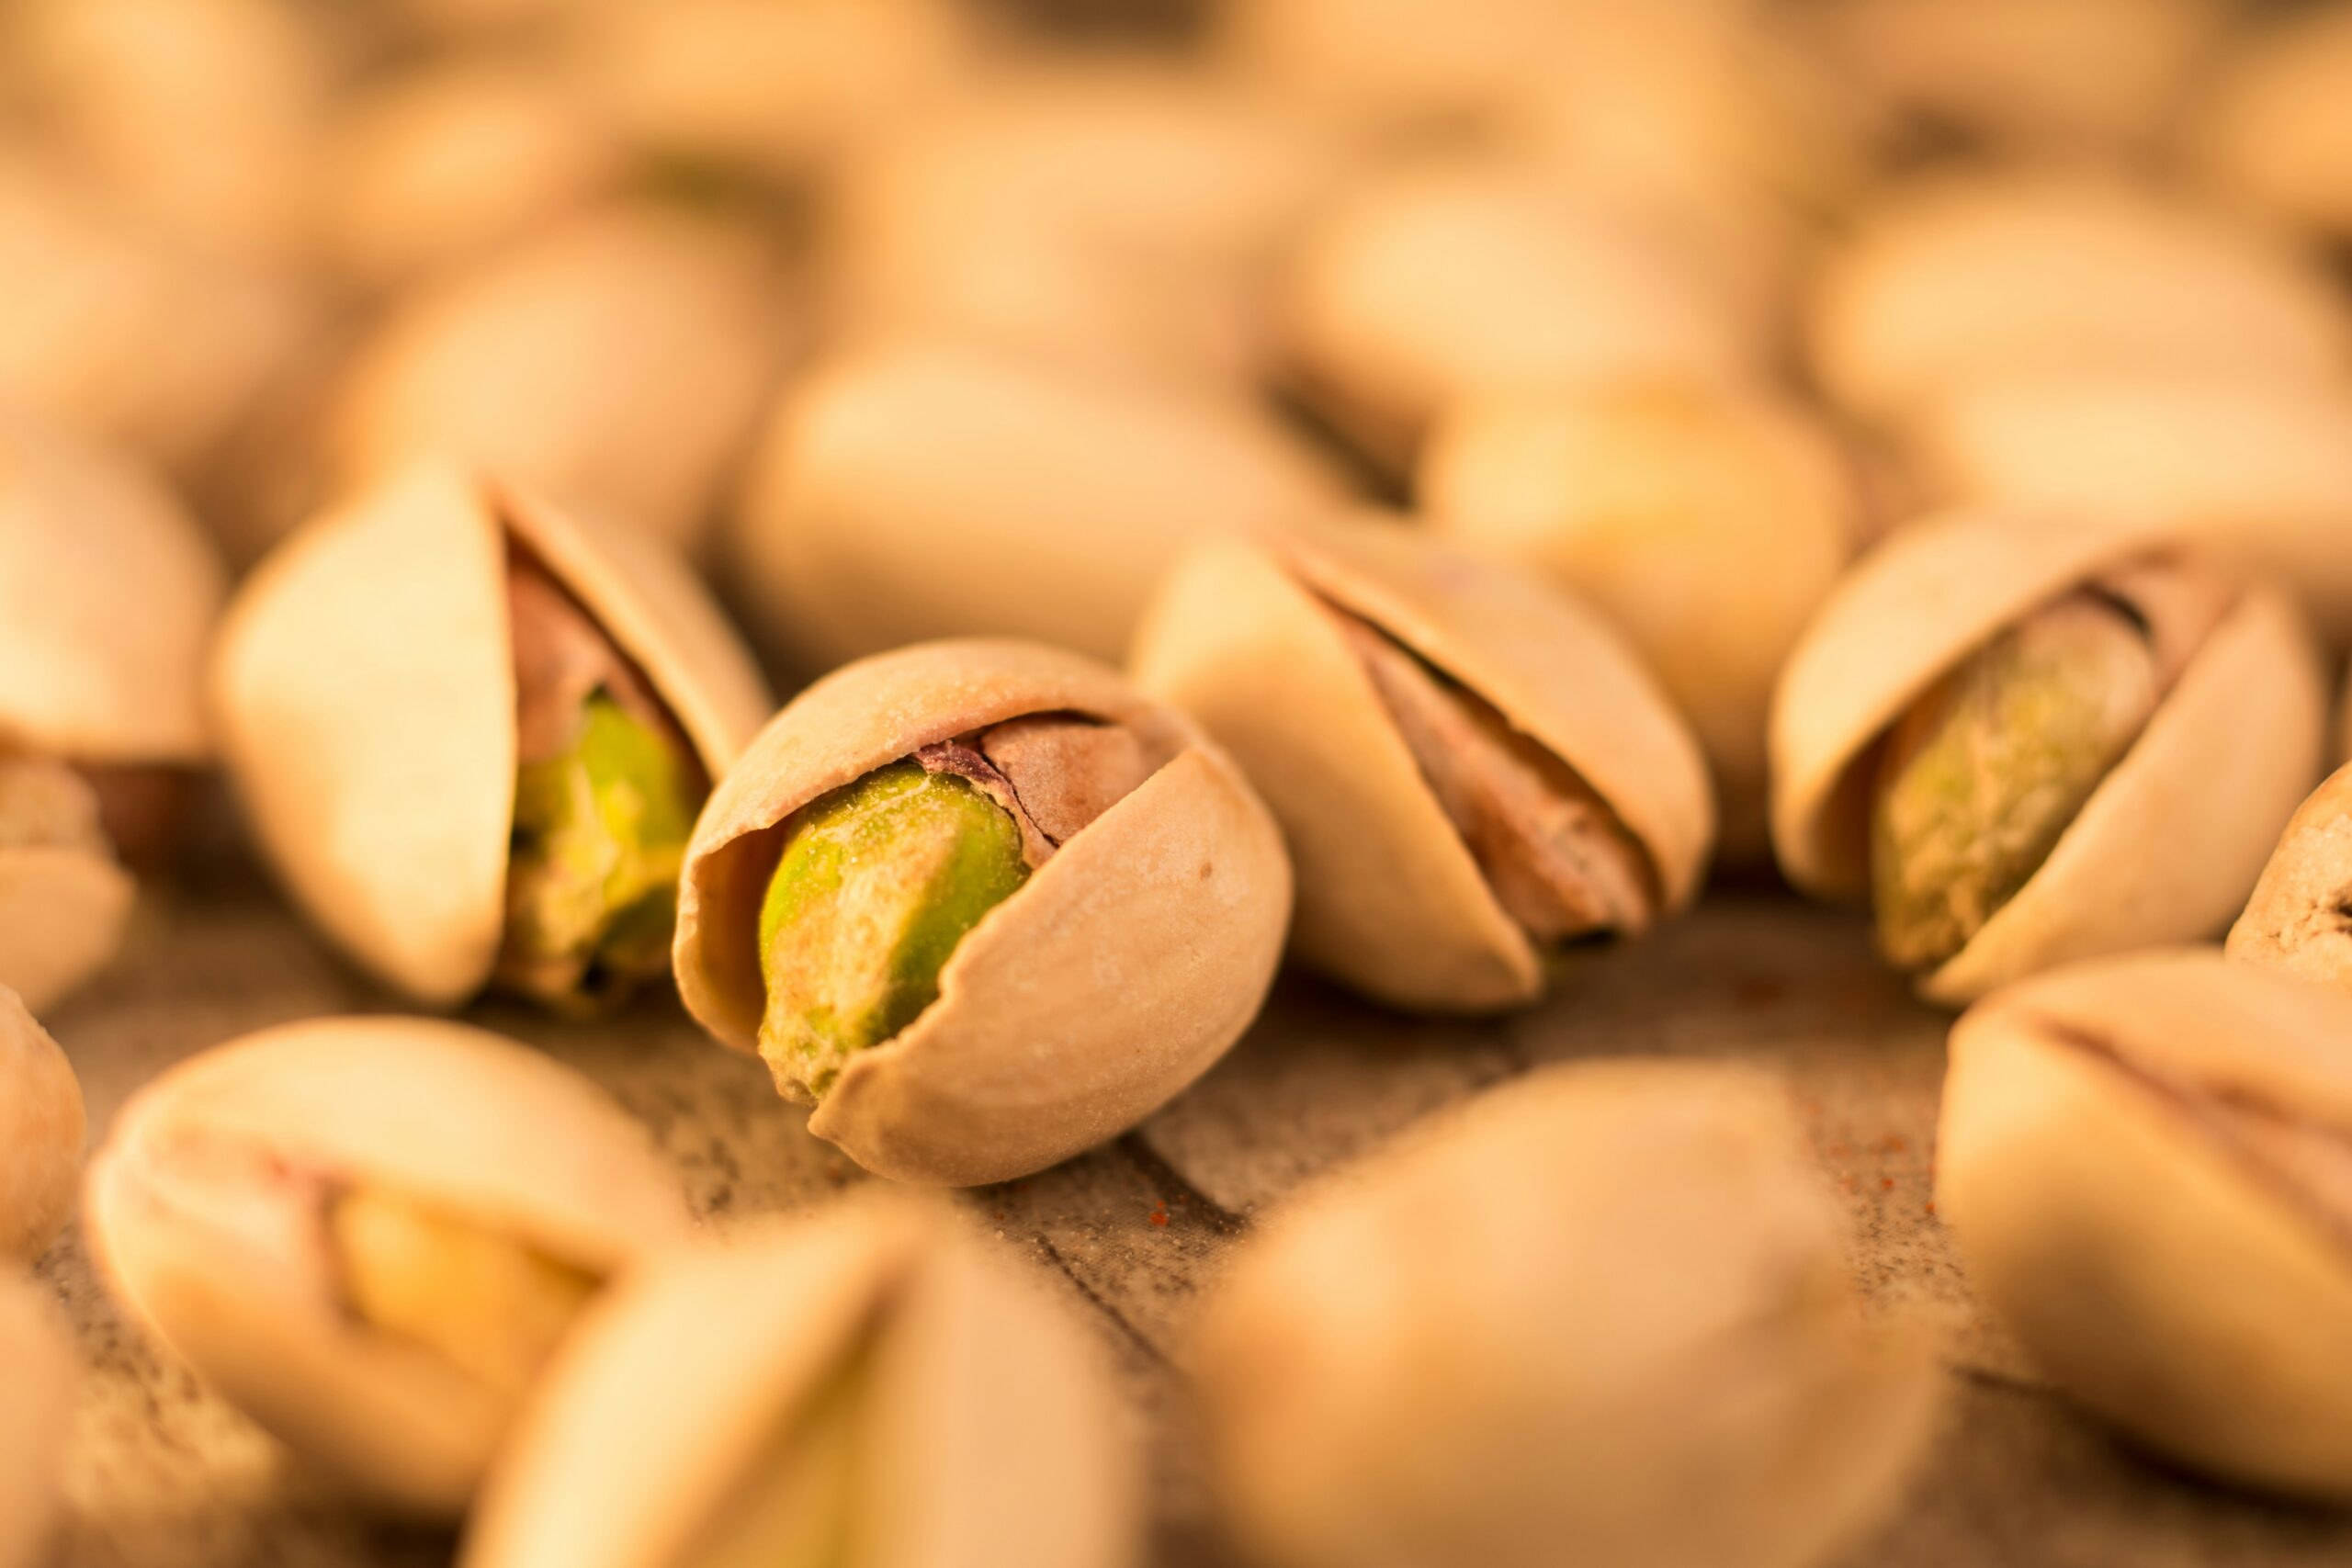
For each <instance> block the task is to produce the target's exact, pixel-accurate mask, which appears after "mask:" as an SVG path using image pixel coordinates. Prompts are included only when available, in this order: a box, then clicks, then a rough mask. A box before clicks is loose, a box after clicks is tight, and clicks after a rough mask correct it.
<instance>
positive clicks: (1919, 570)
mask: <svg viewBox="0 0 2352 1568" xmlns="http://www.w3.org/2000/svg"><path fill="white" fill-rule="evenodd" d="M2160 532H2161V531H2160V530H2152V529H2148V528H2143V529H2141V530H2138V531H2137V535H2138V536H2136V537H2135V536H2134V530H2131V529H2121V528H2117V529H2088V528H2074V527H2068V526H2065V525H2061V524H2057V523H2053V522H2052V521H2051V520H2050V519H2048V518H2046V517H2041V516H2036V515H2031V514H2021V513H2007V512H1961V513H1949V514H1945V515H1942V516H1939V517H1934V518H1929V519H1927V520H1924V521H1922V522H1918V523H1915V524H1911V525H1907V526H1905V528H1903V529H1902V530H1900V531H1899V532H1897V533H1896V534H1895V535H1894V536H1892V537H1890V538H1889V539H1887V540H1886V541H1885V542H1884V543H1883V544H1881V545H1880V546H1879V547H1877V548H1876V549H1875V550H1873V551H1872V552H1871V554H1870V555H1868V556H1866V557H1864V558H1863V559H1862V560H1861V561H1860V564H1858V565H1857V566H1856V567H1855V568H1854V570H1852V571H1851V572H1849V574H1848V575H1847V577H1846V579H1845V580H1844V581H1842V582H1840V583H1839V584H1838V587H1837V589H1836V590H1834V591H1833V592H1831V594H1830V596H1829V599H1828V600H1827V602H1826V603H1825V604H1824V605H1823V606H1822V609H1821V613H1820V614H1819V615H1817V616H1815V619H1814V623H1813V625H1812V626H1811V627H1810V628H1808V630H1807V631H1806V633H1805V635H1804V640H1803V641H1801V642H1800V643H1799V644H1798V645H1797V649H1796V651H1795V652H1794V653H1792V655H1791V656H1790V659H1789V662H1788V665H1787V667H1786V668H1785V669H1784V670H1783V671H1781V683H1780V687H1779V690H1778V691H1777V692H1776V693H1775V694H1774V697H1773V707H1772V731H1771V758H1772V840H1773V848H1774V851H1775V852H1776V853H1777V854H1778V856H1779V859H1780V863H1781V871H1782V872H1783V873H1784V874H1786V875H1787V876H1788V878H1789V880H1790V881H1791V882H1792V883H1793V884H1794V885H1795V886H1797V887H1798V888H1799V889H1801V890H1803V891H1804V892H1806V893H1810V894H1813V895H1815V897H1827V898H1838V899H1859V898H1861V897H1864V896H1865V895H1866V893H1867V892H1868V888H1869V883H1870V862H1869V818H1870V792H1871V784H1872V776H1873V773H1874V770H1875V763H1876V760H1877V757H1878V754H1879V743H1880V741H1881V740H1882V739H1883V737H1884V736H1885V734H1886V733H1887V731H1888V730H1889V729H1890V728H1892V727H1893V726H1894V724H1895V723H1896V722H1897V721H1898V720H1899V719H1900V718H1901V717H1902V716H1903V715H1904V713H1905V711H1906V710H1907V709H1908V708H1909V707H1910V706H1911V705H1912V704H1913V703H1915V702H1917V700H1918V699H1919V698H1920V697H1921V696H1922V695H1923V694H1926V693H1928V691H1929V690H1930V689H1931V688H1933V687H1934V685H1935V683H1936V682H1938V681H1939V680H1940V679H1941V678H1942V677H1943V676H1944V674H1945V673H1946V672H1947V671H1950V670H1951V669H1952V667H1953V666H1955V665H1957V664H1959V663H1960V662H1961V661H1962V660H1964V659H1966V658H1968V657H1969V656H1970V655H1971V654H1973V652H1975V651H1976V650H1977V649H1980V648H1982V647H1983V646H1984V645H1985V643H1986V642H1988V641H1990V640H1991V639H1992V638H1993V637H1995V636H1996V635H1997V634H1998V633H1999V632H2000V631H2001V630H2002V629H2003V628H2005V627H2006V626H2009V625H2010V624H2012V623H2013V622H2015V621H2017V620H2018V618H2020V617H2021V616H2023V615H2027V614H2029V613H2030V612H2031V611H2032V610H2034V609H2035V608H2036V607H2037V606H2039V605H2041V604H2046V603H2048V602H2049V601H2051V600H2052V599H2054V598H2057V597H2059V596H2061V595H2063V594H2064V593H2066V592H2070V591H2072V590H2073V589H2075V588H2076V587H2078V586H2080V585H2081V584H2083V583H2085V582H2086V581H2090V580H2091V579H2093V578H2094V577H2096V576H2098V574H2099V573H2101V572H2103V571H2106V570H2110V569H2113V568H2116V567H2120V566H2122V565H2125V564H2127V563H2129V562H2130V561H2131V560H2133V559H2134V558H2142V557H2144V556H2145V555H2146V554H2147V552H2148V550H2149V548H2150V539H2151V535H2152V534H2160ZM2326 700H2327V699H2326V694H2325V691H2324V684H2323V677H2322V675H2321V671H2320V667H2319V658H2318V651H2317V649H2316V647H2315V646H2314V644H2313V642H2312V636H2311V633H2310V630H2309V629H2308V627H2307V626H2306V625H2305V623H2304V621H2303V618H2302V616H2301V615H2300V614H2299V613H2298V611H2297V610H2296V608H2295V606H2294V604H2292V602H2291V601H2290V600H2289V599H2288V598H2286V597H2285V596H2284V595H2283V594H2281V593H2279V592H2276V591H2274V590H2271V589H2268V588H2264V587H2250V588H2247V589H2246V590H2245V592H2243V593H2242V594H2241V595H2240V597H2239V598H2238V600H2237V602H2236V604H2234V606H2233V608H2231V610H2230V611H2229V612H2228V613H2227V614H2226V615H2224V616H2223V617H2222V620H2221V622H2220V623H2219V624H2218V625H2216V626H2214V628H2213V629H2212V631H2211V633H2210V634H2209V635H2208V636H2207V637H2206V639H2205V641H2204V643H2203V644H2202V645H2201V646H2200V647H2199V649H2198V651H2197V653H2196V655H2195V657H2194V658H2193V659H2191V660H2190V661H2189V663H2188V668H2187V669H2186V670H2184V671H2182V672H2181V674H2180V676H2179V679H2178V680H2177V682H2176V683H2175V684H2174V685H2173V687H2172V689H2171V691H2170V692H2169V693H2168V694H2165V697H2164V699H2163V700H2162V702H2161V703H2160V704H2159V705H2158V706H2157V708H2156V711H2155V713H2154V716H2152V717H2151V718H2150V719H2149V720H2148V723H2147V726H2146V728H2143V730H2142V731H2141V733H2140V735H2139V738H2138V739H2136V740H2135V741H2133V742H2132V744H2131V749H2130V750H2127V751H2126V752H2125V753H2124V754H2123V757H2122V760H2121V761H2119V762H2118V763H2117V764H2116V765H2115V766H2114V768H2113V769H2111V770H2110V771H2109V773H2108V774H2107V776H2106V778H2105V779H2104V780H2102V781H2101V782H2100V784H2099V785H2098V789H2097V790H2096V791H2094V792H2093V794H2092V795H2091V796H2090V798H2089V799H2088V800H2087V801H2086V803H2085V804H2084V806H2083V807H2082V809H2081V811H2080V812H2078V813H2077V814H2076V815H2075V818H2074V820H2073V821H2072V822H2071V823H2069V824H2068V826H2067V828H2066V829H2065V832H2064V835H2063V836H2062V837H2061V838H2060V839H2059V840H2058V842H2057V845H2056V847H2055V848H2053V849H2052V851H2051V852H2050V855H2049V858H2048V859H2046V860H2045V861H2044V862H2043V863H2042V864H2041V869H2040V870H2039V871H2037V872H2035V873H2034V874H2033V875H2032V877H2031V878H2030V879H2029V880H2028V881H2027V882H2026V884H2025V886H2023V887H2022V888H2020V889H2019V890H2018V892H2017V894H2016V895H2015V896H2014V897H2011V898H2010V899H2009V900H2008V902H2007V903H2006V904H2004V905H2003V906H2002V907H2001V908H1999V909H1998V910H1997V911H1996V913H1995V914H1994V915H1993V917H1992V918H1991V919H1989V920H1987V921H1986V922H1985V925H1984V927H1983V929H1981V930H1980V931H1977V933H1976V935H1975V936H1974V937H1973V939H1971V940H1970V942H1968V944H1967V945H1966V946H1964V947H1962V949H1961V950H1960V951H1959V952H1958V953H1954V954H1953V955H1952V956H1951V958H1950V959H1949V960H1947V961H1946V962H1945V963H1944V964H1942V966H1940V967H1939V968H1937V969H1934V970H1932V971H1930V972H1928V974H1927V975H1925V976H1922V978H1921V980H1920V982H1919V988H1920V991H1921V993H1922V994H1923V995H1925V996H1927V997H1928V998H1930V999H1932V1000H1935V1001H1939V1002H1946V1003H1954V1002H1965V1001H1969V1000H1973V998H1977V997H1980V996H1982V995H1984V994H1985V992H1987V991H1989V990H1992V989H1993V988H1994V987H1996V986H2000V985H2003V984H2005V983H2007V982H2008V981H2010V980H2014V979H2017V978H2018V977H2019V976H2024V975H2027V974H2030V973H2032V972H2034V971H2036V970H2040V969H2047V968H2050V967H2052V965H2054V964H2063V963H2066V962H2068V961H2070V960H2074V959H2079V958H2090V957H2096V956H2098V955H2100V954H2102V953H2118V952H2122V951H2124V950H2127V949H2130V948H2135V947H2145V946H2149V945H2151V944H2154V943H2158V942H2184V941H2188V940H2192V939H2195V938H2199V937H2204V936H2209V935H2212V934H2215V933H2218V932H2219V931H2221V930H2222V927H2223V926H2225V925H2226V924H2227V923H2228V922H2229V920H2230V919H2231V918H2232V917H2233V915H2235V914H2236V913H2237V911H2238V909H2239V908H2240V907H2241V906H2242V905H2243V904H2244V902H2245V895H2246V892H2247V890H2248V889H2250V888H2251V887H2253V886H2254V883H2255V878H2256V876H2257V875H2258V874H2260V872H2261V869H2262V864H2263V861H2264V859H2265V858H2266V857H2267V855H2268V854H2269V852H2270V850H2271V847H2272V846H2273V845H2274V844H2276V843H2277V842H2278V830H2279V829H2280V828H2281V827H2283V826H2284V825H2285V823H2286V821H2287V818H2289V817H2290V815H2292V813H2293V811H2294V809H2295V805H2296V803H2297V802H2298V801H2300V800H2301V799H2302V798H2303V795H2304V794H2305V793H2306V792H2307V791H2308V790H2309V789H2310V788H2311V781H2312V779H2313V778H2314V777H2315V776H2317V774H2318V773H2319V768H2320V752H2321V747H2322V744H2323V736H2324V730H2325V728H2326V713H2325V707H2326ZM2152 844H2162V845H2165V852H2164V853H2161V854H2153V853H2150V852H2149V846H2150V845H2152Z"/></svg>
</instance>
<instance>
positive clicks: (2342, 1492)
mask: <svg viewBox="0 0 2352 1568" xmlns="http://www.w3.org/2000/svg"><path fill="white" fill-rule="evenodd" d="M2347 1037H2352V1001H2347V1000H2346V998H2344V997H2342V996H2341V995H2338V994H2335V993H2333V992H2331V991H2330V990H2328V989H2325V988H2323V987H2317V986H2310V985H2305V984H2302V983H2301V982H2299V981H2296V980H2293V979H2290V978H2288V977H2286V976H2278V975H2274V974H2267V973H2264V972H2263V971H2261V970H2259V969H2256V968H2254V967H2252V966H2249V965H2245V964H2232V963H2229V962H2227V961H2225V960H2224V959H2223V957H2222V954H2221V953H2218V952H2215V951H2214V950H2212V949H2210V948H2205V949H2181V950H2158V951H2154V952H2149V953H2136V954H2132V955H2130V956H2127V957H2122V958H2112V959H2106V960H2101V961H2098V962H2095V963H2089V964H2077V965H2075V966H2072V967H2070V968H2066V969H2063V970H2058V971H2053V972H2052V973H2050V974H2047V975H2042V976H2036V977H2034V978H2033V979H2031V980H2029V981H2027V982H2024V983H2023V984H2020V985H2018V986H2015V987H2010V988H2008V989H2007V990H2004V991H2001V992H1998V993H1996V995H1994V996H1992V997H1990V998H1986V999H1985V1000H1984V1001H1983V1002H1981V1003H1979V1004H1978V1005H1977V1006H1976V1007H1974V1008H1973V1009H1972V1010H1970V1011H1969V1012H1968V1013H1967V1014H1966V1015H1965V1016H1963V1017H1962V1019H1961V1021H1960V1022H1959V1023H1958V1024H1957V1025H1956V1026H1955V1027H1954V1028H1953V1030H1952V1036H1951V1071H1950V1076H1949V1077H1948V1079H1947V1081H1946V1084H1945V1089H1944V1100H1943V1112H1942V1122H1941V1126H1940V1129H1939V1134H1938V1139H1937V1150H1938V1154H1937V1191H1936V1200H1937V1208H1938V1211H1939V1213H1941V1214H1942V1215H1943V1216H1944V1217H1945V1219H1946V1220H1947V1221H1948V1222H1949V1223H1950V1224H1951V1227H1952V1231H1953V1234H1954V1235H1955V1236H1956V1237H1957V1239H1958V1241H1959V1244H1960V1248H1961V1253H1962V1259H1963V1260H1964V1262H1965V1263H1966V1265H1967V1268H1968V1272H1969V1277H1970V1279H1971V1280H1972V1281H1973V1283H1974V1284H1975V1286H1976V1288H1977V1289H1978V1291H1980V1292H1982V1293H1983V1295H1984V1297H1985V1300H1986V1301H1987V1302H1988V1303H1990V1304H1991V1305H1992V1306H1993V1307H1994V1309H1995V1310H1996V1312H1997V1313H1998V1314H2000V1316H2001V1317H2002V1319H2003V1320H2004V1321H2005V1322H2006V1323H2007V1325H2008V1326H2009V1327H2010V1328H2011V1329H2013V1330H2014V1331H2015V1332H2016V1334H2017V1335H2018V1338H2019V1339H2020V1340H2021V1341H2022V1342H2023V1344H2024V1346H2025V1348H2026V1349H2027V1351H2028V1352H2029V1353H2030V1355H2031V1357H2032V1359H2034V1361H2035V1362H2036V1363H2037V1364H2038V1365H2039V1366H2040V1367H2041V1370H2042V1371H2044V1372H2046V1373H2047V1374H2048V1375H2049V1376H2050V1378H2051V1379H2052V1381H2053V1382H2056V1383H2057V1384H2058V1386H2059V1387H2060V1388H2061V1389H2063V1390H2064V1392H2065V1393H2067V1394H2069V1395H2070V1396H2072V1397H2073V1398H2074V1399H2075V1400H2076V1401H2078V1402H2079V1403H2081V1404H2083V1405H2084V1406H2086V1408H2088V1409H2089V1410H2091V1411H2092V1412H2094V1413H2095V1414H2097V1415H2098V1416H2101V1417H2103V1418H2105V1419H2106V1420H2107V1421H2109V1422H2110V1423H2111V1424H2113V1425H2114V1426H2115V1427H2117V1428H2118V1429H2119V1430H2120V1431H2121V1432H2122V1433H2123V1434H2124V1435H2125V1436H2126V1437H2128V1438H2131V1439H2132V1440H2133V1441H2134V1442H2136V1443H2138V1444H2141V1445H2143V1446H2144V1447H2146V1448H2149V1449H2152V1450H2154V1451H2156V1452H2158V1453H2160V1454H2163V1455H2165V1456H2166V1457H2168V1458H2170V1459H2172V1460H2174V1461H2178V1462H2180V1463H2183V1464H2187V1465H2189V1466H2191V1467H2193V1468H2195V1469H2198V1470H2201V1471H2205V1472H2210V1473H2212V1474H2215V1475H2218V1476H2222V1477H2224V1478H2227V1479H2230V1480H2233V1481H2238V1482H2242V1483H2249V1484H2253V1485H2257V1486H2263V1487H2267V1488H2271V1489H2275V1490H2278V1491H2283V1492H2290V1493H2294V1494H2299V1495H2310V1496H2315V1497H2324V1498H2330V1499H2335V1500H2337V1501H2341V1500H2344V1499H2346V1498H2352V1373H2347V1371H2346V1364H2345V1359H2344V1356H2343V1354H2342V1340H2343V1333H2344V1325H2345V1323H2346V1321H2347V1320H2352V1174H2348V1173H2352V1072H2347V1069H2346V1064H2345V1057H2344V1052H2343V1043H2344V1041H2345V1040H2346V1038H2347Z"/></svg>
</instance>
